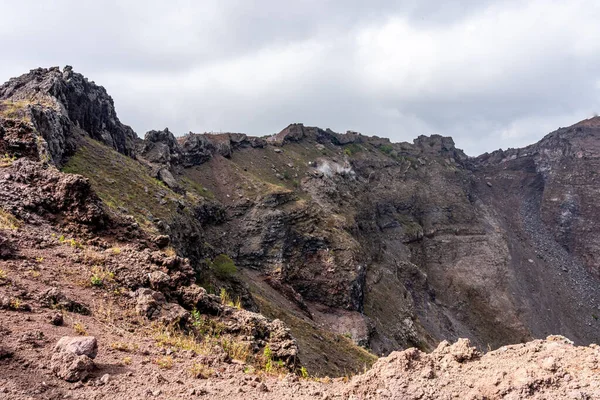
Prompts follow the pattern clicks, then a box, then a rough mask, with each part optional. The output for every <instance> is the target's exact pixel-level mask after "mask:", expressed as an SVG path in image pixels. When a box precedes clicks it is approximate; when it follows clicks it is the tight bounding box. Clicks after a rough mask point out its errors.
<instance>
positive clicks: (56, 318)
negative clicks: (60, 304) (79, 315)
mask: <svg viewBox="0 0 600 400" xmlns="http://www.w3.org/2000/svg"><path fill="white" fill-rule="evenodd" d="M63 322H64V320H63V315H62V314H61V313H56V314H53V315H52V316H51V317H50V323H51V324H52V325H56V326H61V325H62V324H63Z"/></svg>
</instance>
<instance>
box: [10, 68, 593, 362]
mask: <svg viewBox="0 0 600 400" xmlns="http://www.w3.org/2000/svg"><path fill="white" fill-rule="evenodd" d="M0 98H1V99H2V100H0V126H1V127H2V128H0V151H2V152H6V153H7V154H8V156H9V159H8V160H7V161H6V163H7V164H9V163H12V161H11V157H13V156H14V157H17V158H22V157H25V158H30V159H32V160H38V161H42V162H44V161H51V164H54V165H58V166H60V167H61V168H62V170H63V172H68V173H77V174H81V175H84V176H85V177H87V178H88V179H89V184H90V186H91V188H92V189H93V191H94V193H95V195H97V196H98V198H99V199H100V200H101V201H102V204H103V207H104V209H105V211H106V213H107V215H108V216H109V217H110V218H113V219H124V220H129V221H135V222H133V223H134V224H135V225H136V226H137V227H138V228H140V229H142V230H143V231H144V232H148V233H150V234H152V235H159V234H160V235H162V236H164V237H168V238H167V239H166V240H168V242H169V243H170V244H171V245H172V246H173V247H174V250H175V251H177V253H178V254H179V255H180V256H184V257H188V258H189V260H190V265H191V267H192V269H193V270H194V271H195V274H196V278H195V280H196V283H197V284H199V285H202V286H204V287H205V288H206V289H207V290H208V291H209V292H210V291H214V292H216V293H218V292H219V291H220V289H222V288H224V289H226V290H227V291H228V292H230V293H232V294H234V296H237V295H239V296H240V297H241V300H242V303H243V304H244V307H246V308H248V309H251V310H255V311H260V312H262V313H263V314H265V315H267V316H269V317H272V318H279V319H281V320H283V321H284V322H285V323H286V324H287V325H288V326H289V327H290V329H291V332H292V334H293V336H294V337H295V338H296V339H297V341H298V347H299V357H300V359H301V360H302V362H303V363H304V364H305V365H306V366H307V368H309V371H311V372H313V373H319V374H343V373H344V371H343V370H344V368H348V369H350V370H359V369H361V368H362V366H363V364H365V363H367V364H368V363H370V362H372V356H370V355H368V354H366V353H364V352H361V351H360V350H358V349H357V348H356V347H355V346H354V345H352V343H348V342H349V341H348V340H347V338H351V339H352V341H353V342H354V343H356V344H360V345H362V346H365V347H367V348H369V349H370V350H371V351H373V352H375V353H376V354H381V353H384V354H387V353H389V352H391V351H393V350H397V349H400V348H406V347H410V346H416V347H419V348H422V349H433V348H435V346H436V345H437V343H438V342H439V341H441V340H444V339H448V340H455V339H457V338H459V337H468V338H470V339H471V340H472V342H473V343H474V344H476V345H477V346H479V347H480V348H487V347H488V346H489V347H492V348H497V347H499V346H501V345H504V344H508V343H516V342H521V341H525V340H529V339H531V338H537V337H545V336H547V335H549V334H563V335H565V336H567V337H569V338H571V339H572V340H574V341H575V342H577V343H580V344H588V343H591V342H595V341H597V330H598V324H599V323H600V322H599V321H598V315H599V313H600V312H599V311H597V307H598V306H600V304H598V299H600V293H599V291H600V285H599V284H598V283H599V282H598V274H597V266H596V263H597V259H598V244H597V243H596V242H597V237H596V236H597V235H595V229H598V228H596V226H598V224H597V223H596V222H595V221H596V218H598V217H597V215H600V213H598V212H597V210H598V207H597V206H596V205H595V204H594V202H593V199H594V194H595V190H596V189H595V183H594V179H595V177H594V174H595V173H596V172H595V171H597V170H598V169H597V165H596V162H597V156H596V155H597V152H596V150H595V149H596V148H597V146H598V143H600V141H599V140H598V139H599V137H598V133H599V132H600V130H599V128H598V127H597V122H596V120H595V119H593V120H590V121H584V122H582V123H580V124H578V125H575V126H574V127H571V128H566V129H562V130H559V131H557V132H555V133H553V134H550V135H549V136H547V137H546V138H545V139H543V140H542V141H540V143H538V144H536V145H533V146H530V147H528V148H525V149H521V150H508V151H506V152H502V151H499V152H495V153H492V154H491V155H483V156H481V157H478V158H476V159H469V158H468V157H466V156H465V154H464V153H463V152H462V151H461V150H459V149H457V148H456V147H455V145H454V142H453V141H452V139H451V138H447V137H442V136H439V135H433V136H431V137H426V136H420V137H418V138H417V139H415V140H414V142H413V143H391V142H390V141H389V140H388V139H383V138H378V137H367V136H363V135H361V134H358V133H355V132H347V133H345V134H340V133H336V132H333V131H331V130H328V129H327V130H324V129H320V128H316V127H307V126H304V125H302V124H292V125H290V126H288V127H287V128H285V129H284V130H282V131H281V132H280V133H278V134H276V135H272V136H268V137H262V138H256V137H250V136H247V135H245V134H240V133H224V134H219V135H212V134H194V133H190V134H188V135H185V136H182V137H175V136H174V135H173V134H172V133H171V132H170V131H169V130H168V129H164V130H159V131H150V132H148V133H147V134H146V137H145V139H144V140H140V139H136V138H135V136H134V133H133V132H132V131H131V129H130V128H128V127H126V126H124V125H122V124H121V123H120V122H119V121H118V119H117V118H116V113H115V111H114V108H113V106H112V100H110V97H108V95H106V92H105V91H104V90H103V89H102V88H100V87H98V86H96V85H94V84H93V83H89V82H87V81H86V80H85V78H83V77H82V76H81V75H79V74H76V73H73V72H72V70H71V69H70V68H66V69H65V70H64V71H62V72H61V71H60V70H58V69H55V68H53V69H49V70H44V69H39V70H34V71H32V72H31V73H30V74H27V75H24V76H22V77H20V78H16V79H13V80H11V81H9V83H7V84H5V85H4V86H2V87H1V88H0ZM115 150H117V151H115ZM18 165H19V164H18V163H17V166H18ZM2 179H3V178H2V175H1V174H0V184H3V181H2ZM4 179H5V180H6V178H4ZM11 185H12V184H10V183H5V186H6V187H10V188H13V189H14V190H15V192H14V193H16V191H17V190H18V189H16V186H14V185H12V186H11ZM11 199H13V200H14V196H13V197H11ZM0 200H2V197H0ZM13 200H11V201H13ZM2 201H3V203H0V204H1V205H2V207H3V208H4V209H5V211H8V212H13V211H14V213H15V214H18V216H19V218H23V219H27V210H28V209H27V206H23V207H21V208H22V209H19V208H18V207H17V208H15V206H14V205H13V203H8V202H6V201H4V200H2ZM34 207H35V205H34ZM23 210H25V212H23ZM126 237H127V235H123V236H121V239H125V238H126ZM228 258H231V259H232V260H233V261H234V262H235V264H236V265H237V267H231V266H230V265H231V264H229V263H223V262H222V261H223V260H227V259H228Z"/></svg>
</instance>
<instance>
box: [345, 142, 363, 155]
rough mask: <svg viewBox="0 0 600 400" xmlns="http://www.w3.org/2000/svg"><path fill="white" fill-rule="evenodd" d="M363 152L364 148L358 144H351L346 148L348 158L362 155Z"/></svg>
mask: <svg viewBox="0 0 600 400" xmlns="http://www.w3.org/2000/svg"><path fill="white" fill-rule="evenodd" d="M361 151H363V148H362V147H361V146H360V145H358V144H356V143H350V144H349V145H347V146H345V147H344V154H345V155H347V156H353V155H355V154H356V153H360V152H361Z"/></svg>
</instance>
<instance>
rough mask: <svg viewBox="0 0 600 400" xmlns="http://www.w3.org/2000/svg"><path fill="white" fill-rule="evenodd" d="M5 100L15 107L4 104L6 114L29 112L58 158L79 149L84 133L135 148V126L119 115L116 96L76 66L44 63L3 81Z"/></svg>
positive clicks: (0, 94)
mask: <svg viewBox="0 0 600 400" xmlns="http://www.w3.org/2000/svg"><path fill="white" fill-rule="evenodd" d="M0 101H1V102H2V103H3V104H4V108H5V109H6V108H8V109H9V111H11V112H9V113H6V112H5V113H2V112H1V111H2V110H0V117H2V114H4V116H3V117H4V118H6V119H11V118H9V117H13V116H14V115H11V114H15V113H21V114H22V115H23V116H25V117H26V119H28V120H29V122H30V124H31V125H32V126H33V127H34V128H35V130H36V132H37V136H39V137H40V139H42V138H43V140H44V141H45V142H46V143H47V148H48V150H49V153H50V156H51V158H52V161H53V162H54V163H56V164H61V163H62V162H64V161H65V157H68V156H69V155H70V154H72V153H73V151H74V149H75V148H76V142H77V135H81V134H83V135H89V136H90V137H91V138H93V139H95V140H98V141H100V142H102V143H104V144H106V145H108V146H110V147H112V148H114V149H116V150H117V151H119V152H120V153H123V154H126V155H133V154H134V153H135V141H136V140H137V137H136V135H135V132H133V130H132V129H131V128H130V127H129V126H126V125H123V124H122V123H121V122H120V121H119V118H118V117H117V114H116V111H115V108H114V103H113V100H112V98H111V97H110V96H109V95H108V94H107V93H106V90H105V89H104V88H103V87H102V86H98V85H96V84H95V83H94V82H90V81H88V80H87V79H86V78H85V77H83V75H81V74H79V73H76V72H73V69H72V68H71V67H70V66H67V67H65V68H64V69H63V70H62V71H61V70H60V69H59V68H58V67H54V68H49V69H46V68H38V69H34V70H31V71H30V72H29V73H28V74H25V75H22V76H20V77H18V78H13V79H11V80H9V81H8V82H6V83H5V84H4V85H2V86H0ZM19 110H20V111H19ZM7 114H8V115H7ZM2 125H4V123H2ZM9 125H10V123H9ZM35 143H37V141H36V142H35ZM40 146H41V145H40ZM40 146H38V147H40ZM40 151H41V150H40Z"/></svg>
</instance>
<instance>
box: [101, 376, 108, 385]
mask: <svg viewBox="0 0 600 400" xmlns="http://www.w3.org/2000/svg"><path fill="white" fill-rule="evenodd" d="M100 382H101V383H102V384H103V385H107V384H108V382H110V375H109V374H104V375H102V378H100Z"/></svg>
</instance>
